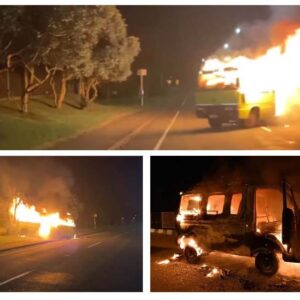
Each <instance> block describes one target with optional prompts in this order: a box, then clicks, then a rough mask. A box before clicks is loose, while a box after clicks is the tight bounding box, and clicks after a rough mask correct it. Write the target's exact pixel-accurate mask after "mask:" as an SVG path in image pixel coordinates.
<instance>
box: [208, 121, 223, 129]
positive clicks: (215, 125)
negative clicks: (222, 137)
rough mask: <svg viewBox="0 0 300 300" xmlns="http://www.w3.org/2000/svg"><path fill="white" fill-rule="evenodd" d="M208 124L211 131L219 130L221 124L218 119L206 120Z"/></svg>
mask: <svg viewBox="0 0 300 300" xmlns="http://www.w3.org/2000/svg"><path fill="white" fill-rule="evenodd" d="M208 123H209V125H210V127H211V128H213V129H220V128H221V126H222V122H221V121H220V120H219V119H208Z"/></svg>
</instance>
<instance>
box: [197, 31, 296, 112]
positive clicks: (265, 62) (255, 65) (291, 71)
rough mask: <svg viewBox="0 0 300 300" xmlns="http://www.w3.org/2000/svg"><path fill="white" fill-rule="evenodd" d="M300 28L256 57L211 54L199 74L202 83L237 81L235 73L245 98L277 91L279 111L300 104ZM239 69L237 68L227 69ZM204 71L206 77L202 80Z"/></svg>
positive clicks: (253, 99) (250, 98)
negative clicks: (216, 55) (281, 42)
mask: <svg viewBox="0 0 300 300" xmlns="http://www.w3.org/2000/svg"><path fill="white" fill-rule="evenodd" d="M299 53H300V28H298V29H296V30H294V31H293V32H292V33H290V34H289V35H288V36H287V38H286V39H285V41H284V42H283V44H282V45H280V46H275V47H272V48H270V49H268V50H267V51H266V52H265V54H263V55H260V56H258V57H257V58H248V57H246V56H243V55H240V56H235V57H231V56H227V57H225V58H216V57H212V58H209V59H208V60H206V61H205V63H204V65H203V67H202V69H201V71H200V77H199V85H200V86H201V85H203V83H204V84H206V85H207V87H209V86H213V85H219V84H223V86H226V85H227V84H229V85H230V84H235V83H236V82H235V81H234V80H233V77H234V76H236V79H237V78H238V81H239V87H238V88H239V90H240V92H242V93H244V94H245V99H246V101H250V102H251V101H257V99H259V95H260V94H261V93H263V92H266V91H274V92H275V99H276V104H275V105H276V107H275V108H276V115H277V116H279V115H283V114H284V113H286V112H287V110H288V108H289V107H290V106H291V105H294V104H298V105H299V104H300V97H299V94H298V93H299V91H300V79H299V76H298V75H297V74H298V70H299V67H300V60H299ZM226 70H236V72H232V71H231V72H228V71H227V72H226ZM205 71H212V72H213V74H211V73H210V74H209V75H207V79H208V80H207V81H206V82H203V79H202V80H201V77H202V74H203V72H205Z"/></svg>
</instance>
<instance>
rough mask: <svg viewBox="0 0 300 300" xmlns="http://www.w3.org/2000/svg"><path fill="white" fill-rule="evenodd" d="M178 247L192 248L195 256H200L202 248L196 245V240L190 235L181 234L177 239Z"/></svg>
mask: <svg viewBox="0 0 300 300" xmlns="http://www.w3.org/2000/svg"><path fill="white" fill-rule="evenodd" d="M178 244H179V247H180V249H182V250H184V249H185V248H186V247H191V248H194V249H195V251H196V253H197V256H200V255H201V254H202V253H203V249H202V248H201V247H200V246H198V244H197V242H196V241H195V240H194V239H193V238H192V237H186V236H184V235H183V236H182V237H181V238H180V239H179V241H178Z"/></svg>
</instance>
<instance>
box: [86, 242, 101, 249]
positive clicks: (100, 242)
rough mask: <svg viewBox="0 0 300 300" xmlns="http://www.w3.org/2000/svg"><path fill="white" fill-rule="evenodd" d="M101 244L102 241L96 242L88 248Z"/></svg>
mask: <svg viewBox="0 0 300 300" xmlns="http://www.w3.org/2000/svg"><path fill="white" fill-rule="evenodd" d="M100 244H102V242H97V243H94V244H92V245H89V246H88V248H92V247H95V246H97V245H100Z"/></svg>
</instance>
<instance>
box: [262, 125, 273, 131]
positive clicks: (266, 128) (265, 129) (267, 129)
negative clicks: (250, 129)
mask: <svg viewBox="0 0 300 300" xmlns="http://www.w3.org/2000/svg"><path fill="white" fill-rule="evenodd" d="M260 128H261V129H262V130H264V131H267V132H272V129H270V128H268V127H265V126H261V127H260Z"/></svg>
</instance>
